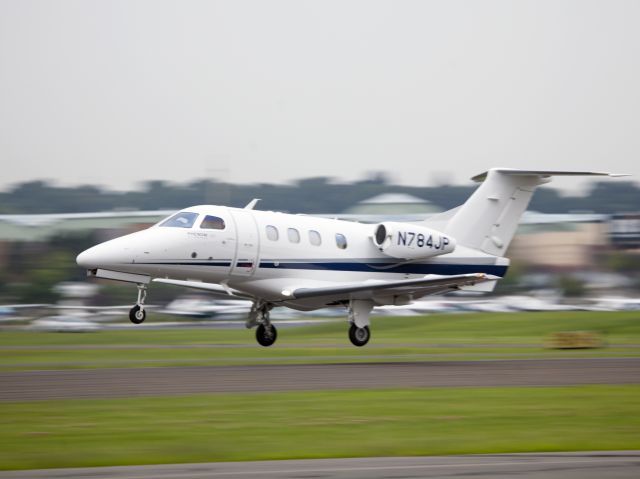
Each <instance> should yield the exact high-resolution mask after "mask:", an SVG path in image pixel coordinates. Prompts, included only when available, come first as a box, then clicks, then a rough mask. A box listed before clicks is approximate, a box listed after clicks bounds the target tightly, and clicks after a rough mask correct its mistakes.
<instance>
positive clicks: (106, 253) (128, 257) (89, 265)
mask: <svg viewBox="0 0 640 479" xmlns="http://www.w3.org/2000/svg"><path fill="white" fill-rule="evenodd" d="M125 246H126V245H125V243H124V242H123V241H122V240H121V239H120V238H117V239H115V240H111V241H107V242H106V243H101V244H99V245H96V246H94V247H92V248H89V249H88V250H85V251H83V252H82V253H80V254H79V255H78V257H77V258H76V263H78V266H81V267H83V268H86V269H93V268H104V267H106V266H114V265H121V264H129V263H131V262H132V259H133V258H132V254H131V252H130V251H129V250H128V249H127V248H126V247H125Z"/></svg>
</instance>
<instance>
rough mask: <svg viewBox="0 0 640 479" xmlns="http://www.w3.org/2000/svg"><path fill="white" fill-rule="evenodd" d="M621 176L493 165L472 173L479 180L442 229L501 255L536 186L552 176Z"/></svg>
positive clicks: (487, 250)
mask: <svg viewBox="0 0 640 479" xmlns="http://www.w3.org/2000/svg"><path fill="white" fill-rule="evenodd" d="M581 175H585V176H623V175H614V174H611V173H600V172H591V171H537V170H515V169H509V168H492V169H490V170H489V171H487V172H485V173H482V174H480V175H477V176H474V177H473V178H472V179H473V180H474V181H482V184H481V185H480V186H479V187H478V189H477V190H476V191H474V193H473V194H472V195H471V196H470V197H469V199H468V200H467V201H466V202H465V203H464V204H463V205H462V206H460V207H458V208H457V211H455V214H454V215H453V216H452V217H451V219H449V221H448V222H447V225H446V227H445V232H446V233H448V234H450V235H451V236H452V237H454V238H455V239H456V240H457V241H458V244H461V245H464V246H468V247H470V248H475V249H479V250H481V251H483V252H485V253H488V254H492V255H496V256H504V254H505V252H506V250H507V247H508V246H509V243H510V242H511V239H512V238H513V235H514V233H515V231H516V228H517V227H518V222H519V221H520V217H521V216H522V213H524V211H525V210H526V209H527V206H528V205H529V201H531V197H532V196H533V193H534V191H535V189H536V188H537V187H538V186H539V185H541V184H544V183H548V182H549V181H551V179H550V177H551V176H581Z"/></svg>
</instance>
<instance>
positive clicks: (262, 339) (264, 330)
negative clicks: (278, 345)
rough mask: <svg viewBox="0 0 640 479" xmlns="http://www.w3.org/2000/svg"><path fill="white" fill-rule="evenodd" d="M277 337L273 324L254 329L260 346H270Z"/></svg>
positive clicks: (261, 325)
mask: <svg viewBox="0 0 640 479" xmlns="http://www.w3.org/2000/svg"><path fill="white" fill-rule="evenodd" d="M277 337H278V330H277V329H276V327H275V326H274V325H273V324H270V325H269V326H265V325H264V324H260V325H258V327H257V328H256V340H257V341H258V344H259V345H260V346H265V347H267V346H271V345H272V344H273V343H275V342H276V338H277Z"/></svg>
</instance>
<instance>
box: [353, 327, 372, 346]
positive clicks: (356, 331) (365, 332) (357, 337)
mask: <svg viewBox="0 0 640 479" xmlns="http://www.w3.org/2000/svg"><path fill="white" fill-rule="evenodd" d="M370 339H371V331H369V326H365V327H364V328H359V327H358V326H356V325H355V324H352V325H351V327H350V328H349V340H350V341H351V344H353V345H354V346H358V347H362V346H364V345H365V344H367V343H368V342H369V340H370Z"/></svg>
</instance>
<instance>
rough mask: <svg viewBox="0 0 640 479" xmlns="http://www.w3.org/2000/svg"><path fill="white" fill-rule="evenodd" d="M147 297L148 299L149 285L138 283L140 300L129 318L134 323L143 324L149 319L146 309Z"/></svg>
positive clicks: (130, 312)
mask: <svg viewBox="0 0 640 479" xmlns="http://www.w3.org/2000/svg"><path fill="white" fill-rule="evenodd" d="M145 299H147V285H146V284H138V301H137V302H136V305H135V306H134V307H133V308H131V310H130V311H129V320H130V321H131V322H132V323H133V324H141V323H143V322H144V320H145V319H147V312H146V311H145V310H144V300H145Z"/></svg>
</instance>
